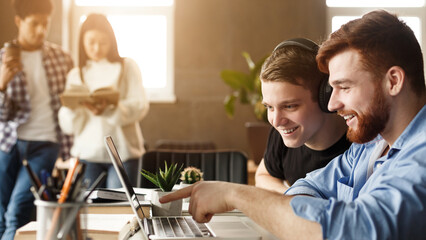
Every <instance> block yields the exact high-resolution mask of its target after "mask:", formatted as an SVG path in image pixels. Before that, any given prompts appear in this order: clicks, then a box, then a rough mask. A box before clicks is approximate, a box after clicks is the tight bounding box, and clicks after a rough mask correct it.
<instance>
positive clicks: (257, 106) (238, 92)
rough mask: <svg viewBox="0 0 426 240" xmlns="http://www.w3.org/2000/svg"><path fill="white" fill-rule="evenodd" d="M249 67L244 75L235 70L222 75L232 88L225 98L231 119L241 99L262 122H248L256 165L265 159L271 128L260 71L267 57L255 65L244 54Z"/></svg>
mask: <svg viewBox="0 0 426 240" xmlns="http://www.w3.org/2000/svg"><path fill="white" fill-rule="evenodd" d="M242 55H243V57H244V58H245V60H246V62H247V65H248V67H249V72H248V73H244V72H240V71H235V70H223V71H222V72H221V74H220V76H221V78H222V80H223V81H224V82H225V83H226V84H227V85H228V86H229V87H231V93H230V94H229V95H227V96H226V97H225V100H224V107H225V112H226V114H227V115H228V117H229V118H232V117H233V116H234V113H235V102H236V101H237V100H238V99H239V101H240V103H241V104H251V105H252V106H253V111H254V115H255V116H256V118H257V119H258V120H260V121H258V122H247V123H246V124H245V127H246V128H247V138H248V144H249V153H250V159H252V160H253V161H254V163H255V164H259V162H260V161H261V160H262V158H263V153H264V151H265V146H266V142H267V137H268V133H269V130H270V128H271V126H270V125H269V123H268V118H267V112H266V108H265V107H264V106H263V104H262V90H261V82H260V78H259V75H260V71H261V69H262V65H263V63H264V62H265V60H266V58H267V57H268V56H269V55H267V56H265V57H263V58H262V59H260V60H259V61H258V62H256V63H254V62H253V60H252V59H251V57H250V54H248V53H247V52H243V53H242Z"/></svg>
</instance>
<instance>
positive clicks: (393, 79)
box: [386, 66, 405, 96]
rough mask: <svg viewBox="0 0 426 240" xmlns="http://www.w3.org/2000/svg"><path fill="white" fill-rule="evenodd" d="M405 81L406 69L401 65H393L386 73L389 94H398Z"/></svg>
mask: <svg viewBox="0 0 426 240" xmlns="http://www.w3.org/2000/svg"><path fill="white" fill-rule="evenodd" d="M404 82H405V71H404V69H402V68H401V67H398V66H393V67H391V68H389V70H388V72H387V73H386V91H388V93H389V95H391V96H396V95H398V94H399V93H400V92H401V90H402V87H403V85H404Z"/></svg>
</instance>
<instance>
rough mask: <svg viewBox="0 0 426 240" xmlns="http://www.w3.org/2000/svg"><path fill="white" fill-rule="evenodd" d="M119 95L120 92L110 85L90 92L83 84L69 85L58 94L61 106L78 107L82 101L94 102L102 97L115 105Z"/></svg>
mask: <svg viewBox="0 0 426 240" xmlns="http://www.w3.org/2000/svg"><path fill="white" fill-rule="evenodd" d="M119 97H120V93H119V92H118V91H117V90H115V89H113V88H112V87H105V88H99V89H96V90H95V91H93V92H90V91H89V89H88V88H87V87H86V86H84V85H71V87H70V88H69V89H67V90H65V91H64V92H63V93H62V94H61V95H60V99H61V103H62V106H65V107H69V108H76V107H79V106H80V105H81V104H82V103H83V102H90V103H93V104H95V103H96V102H98V101H101V100H103V99H105V100H106V101H107V103H108V104H112V105H116V104H117V102H118V99H119Z"/></svg>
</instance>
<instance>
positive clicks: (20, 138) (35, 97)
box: [0, 0, 73, 239]
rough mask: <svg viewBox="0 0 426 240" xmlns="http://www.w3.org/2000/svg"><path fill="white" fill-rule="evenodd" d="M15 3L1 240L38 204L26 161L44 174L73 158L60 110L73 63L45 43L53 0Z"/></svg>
mask: <svg viewBox="0 0 426 240" xmlns="http://www.w3.org/2000/svg"><path fill="white" fill-rule="evenodd" d="M13 7H14V10H15V13H16V16H15V24H16V26H17V27H18V35H17V38H16V39H14V40H13V42H11V43H9V44H8V45H7V46H6V47H5V48H3V49H2V50H1V51H0V59H1V61H0V65H1V67H0V183H1V185H0V238H1V239H13V238H14V236H15V231H16V229H17V228H19V227H21V226H23V225H24V224H26V223H27V222H29V221H30V220H31V214H30V213H31V212H33V210H34V208H35V207H34V204H33V202H34V196H33V195H32V194H31V192H30V187H31V181H30V178H29V175H28V173H27V172H26V169H25V168H24V167H23V165H22V161H23V160H24V159H26V160H27V161H28V164H29V166H30V167H31V169H32V170H33V171H34V173H35V174H37V175H38V177H39V178H40V177H41V176H40V172H41V170H46V171H47V172H51V171H52V169H53V167H54V165H55V162H56V160H57V158H58V156H61V157H62V158H65V159H66V158H68V157H69V148H70V147H71V145H72V142H71V141H72V139H71V138H70V137H69V136H66V135H64V134H63V133H62V132H61V129H60V127H59V124H58V118H57V114H58V110H59V108H60V102H59V94H60V93H62V91H63V90H64V87H65V81H66V75H67V73H68V71H69V70H70V69H71V68H72V67H73V63H72V60H71V57H70V56H69V55H68V54H67V53H65V52H64V51H62V49H61V48H60V47H59V46H57V45H54V44H52V43H49V42H47V41H46V37H47V32H48V26H49V23H50V19H51V14H52V9H53V6H52V2H51V1H50V0H14V1H13ZM12 47H14V49H12ZM60 153H61V154H60Z"/></svg>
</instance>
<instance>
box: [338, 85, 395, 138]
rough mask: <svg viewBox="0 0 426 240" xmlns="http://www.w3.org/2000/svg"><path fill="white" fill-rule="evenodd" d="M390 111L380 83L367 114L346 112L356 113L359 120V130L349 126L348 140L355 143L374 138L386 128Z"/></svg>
mask: <svg viewBox="0 0 426 240" xmlns="http://www.w3.org/2000/svg"><path fill="white" fill-rule="evenodd" d="M389 111H390V106H389V104H388V103H387V102H386V99H385V97H384V94H383V92H382V89H381V88H380V85H378V86H376V89H375V91H374V98H373V99H372V101H371V102H370V107H369V110H368V111H367V112H366V113H365V114H361V115H358V114H357V113H355V112H345V113H344V115H347V114H355V116H356V117H357V120H358V125H357V130H355V129H353V128H350V127H349V129H348V132H347V135H346V136H347V138H348V140H349V141H351V142H355V143H366V142H369V141H371V140H373V139H374V138H375V137H376V136H377V135H378V134H379V133H380V132H382V131H383V130H384V129H385V126H386V124H387V122H388V120H389V114H390V113H389ZM341 113H343V112H339V114H341Z"/></svg>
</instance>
